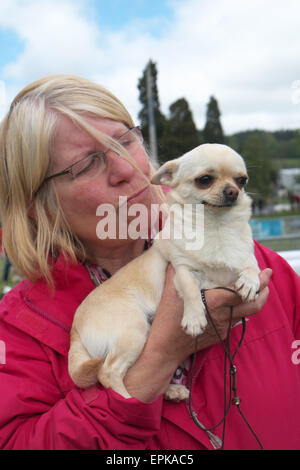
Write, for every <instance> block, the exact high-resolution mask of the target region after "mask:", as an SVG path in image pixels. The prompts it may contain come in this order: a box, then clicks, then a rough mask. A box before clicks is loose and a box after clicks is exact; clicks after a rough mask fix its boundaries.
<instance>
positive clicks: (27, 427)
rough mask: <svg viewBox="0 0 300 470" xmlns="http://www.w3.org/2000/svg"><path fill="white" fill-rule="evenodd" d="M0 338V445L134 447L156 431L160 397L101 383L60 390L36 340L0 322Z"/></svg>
mask: <svg viewBox="0 0 300 470" xmlns="http://www.w3.org/2000/svg"><path fill="white" fill-rule="evenodd" d="M0 340H1V344H2V346H3V345H5V349H6V351H5V353H6V354H5V360H3V359H4V358H3V354H2V360H1V364H0V387H1V402H0V449H7V450H8V449H11V450H22V449H26V450H53V449H59V450H65V449H68V450H69V449H71V450H75V449H90V450H94V449H103V450H108V449H110V450H111V449H113V450H138V449H145V448H146V447H147V441H148V440H149V439H150V438H151V437H152V436H153V435H154V434H156V433H157V432H158V431H159V428H160V421H161V411H162V397H160V398H158V399H157V400H155V401H154V402H153V403H149V404H146V403H142V402H139V401H138V400H136V399H134V398H130V399H124V398H123V397H121V396H120V395H118V394H117V393H115V392H113V391H112V390H105V389H103V388H102V387H101V386H100V385H99V386H95V387H92V388H90V389H88V390H81V389H78V388H74V389H72V390H71V391H70V392H68V393H67V394H66V395H63V394H62V392H61V391H60V389H59V387H58V385H57V384H56V382H55V378H54V375H53V373H52V368H51V364H50V362H49V360H48V358H47V355H46V354H45V352H44V351H43V349H42V347H41V345H40V344H39V343H38V341H36V340H35V339H34V338H32V337H30V336H28V335H26V334H25V333H23V332H22V331H20V330H18V329H16V328H15V327H13V326H11V325H8V324H6V323H4V322H1V321H0ZM2 352H3V348H2Z"/></svg>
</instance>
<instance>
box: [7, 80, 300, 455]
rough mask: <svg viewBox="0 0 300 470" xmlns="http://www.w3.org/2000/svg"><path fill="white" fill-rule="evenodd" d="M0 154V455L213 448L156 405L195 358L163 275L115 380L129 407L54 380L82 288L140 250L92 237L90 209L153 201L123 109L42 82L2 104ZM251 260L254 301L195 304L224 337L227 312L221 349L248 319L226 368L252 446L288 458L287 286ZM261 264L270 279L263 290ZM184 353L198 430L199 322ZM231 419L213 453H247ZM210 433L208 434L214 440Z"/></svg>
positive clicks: (87, 91) (92, 92) (292, 394)
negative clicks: (137, 345) (16, 276)
mask: <svg viewBox="0 0 300 470" xmlns="http://www.w3.org/2000/svg"><path fill="white" fill-rule="evenodd" d="M0 153H1V160H0V210H1V221H2V226H3V245H4V248H5V250H6V253H7V255H8V256H9V258H10V260H11V262H12V264H13V265H14V266H15V267H16V268H17V269H18V270H19V271H20V272H21V273H22V275H23V276H24V277H25V278H26V279H25V280H24V281H22V282H21V283H20V284H18V285H17V286H16V287H15V288H14V289H13V290H12V291H11V292H10V293H9V294H7V295H6V296H5V297H4V299H3V300H2V302H1V304H0V319H1V321H0V339H1V341H2V343H3V344H5V348H6V358H5V359H6V360H5V361H2V362H5V363H3V364H2V365H0V378H1V380H0V382H1V408H0V448H2V449H190V450H192V449H206V448H208V449H211V448H213V445H216V438H215V437H214V436H212V434H211V433H209V432H206V431H203V430H202V429H200V428H199V427H197V426H196V424H195V423H194V421H193V420H192V419H191V417H190V415H189V412H188V410H187V406H186V403H180V404H174V403H170V402H166V401H164V400H163V393H164V391H165V389H166V388H167V386H168V384H169V382H170V381H171V380H172V377H173V375H174V373H175V371H176V372H177V376H178V372H179V370H178V366H179V365H180V364H181V363H182V362H183V361H184V360H185V359H186V358H188V357H189V356H190V355H191V354H192V353H193V351H194V347H195V344H194V340H193V339H192V338H190V337H188V336H187V335H186V334H185V333H184V332H183V331H182V329H181V327H180V318H181V316H182V312H183V305H182V301H181V299H179V297H178V296H177V292H176V290H175V288H174V286H173V281H172V278H173V274H174V272H173V269H172V267H169V268H168V269H167V273H166V281H165V289H164V293H163V296H162V299H161V302H160V305H159V308H158V310H157V313H156V317H155V320H154V322H153V325H152V327H151V329H150V334H149V337H148V340H147V343H146V345H145V348H144V350H143V352H142V354H141V356H140V357H139V358H138V360H137V362H136V363H135V364H134V365H133V366H132V367H131V369H130V370H129V371H128V373H127V375H126V377H125V384H126V387H127V389H128V391H129V393H130V395H131V396H132V397H133V398H130V399H124V398H122V397H121V396H119V395H118V394H117V393H115V392H113V391H112V390H110V389H103V387H102V386H101V385H100V384H98V385H96V386H94V387H91V388H89V389H86V390H82V389H79V388H77V387H76V386H75V385H74V383H73V382H72V380H71V378H70V377H69V375H68V372H67V356H68V349H69V333H70V327H71V324H72V318H73V315H74V313H75V310H76V308H77V307H78V305H79V304H80V303H81V301H82V300H83V299H84V298H85V297H86V295H87V294H88V293H89V292H90V291H91V290H92V289H93V288H94V287H95V285H97V284H98V283H100V282H104V281H105V279H106V278H107V277H108V276H110V275H113V274H114V273H115V272H116V271H117V270H118V269H119V268H120V267H122V266H124V265H125V264H126V263H128V262H129V261H130V260H132V259H134V258H135V257H136V256H139V255H140V254H141V253H142V252H143V250H144V249H145V248H146V247H145V240H143V239H142V238H140V239H137V240H135V239H131V238H128V237H125V238H116V239H102V240H100V239H99V238H98V237H97V223H98V222H99V217H98V216H97V215H96V212H97V207H98V206H99V205H100V204H101V203H110V204H113V205H114V206H115V207H116V210H118V200H119V196H127V198H128V200H131V202H132V203H133V202H139V203H142V204H144V205H146V206H147V207H149V208H150V206H151V204H153V203H158V202H159V201H161V193H160V192H158V191H157V190H156V189H155V187H152V186H151V185H150V184H149V179H150V176H151V174H152V166H151V164H150V161H149V158H148V157H147V154H146V152H145V150H144V148H143V146H142V139H141V136H140V133H139V131H138V130H137V129H136V128H135V127H134V123H133V121H132V119H131V117H130V115H129V114H128V112H127V110H126V109H125V108H124V106H123V105H122V104H121V103H120V102H119V101H118V100H117V99H116V98H115V97H114V96H113V95H112V94H111V93H109V92H108V91H107V90H105V89H103V88H102V87H100V86H98V85H96V84H93V83H91V82H89V81H87V80H84V79H81V78H78V77H70V76H54V77H46V78H44V79H42V80H39V81H38V82H35V83H33V84H31V85H29V86H28V87H26V88H25V89H24V90H23V91H21V92H20V93H19V95H18V96H17V97H16V98H15V100H14V101H13V103H12V105H11V108H10V111H9V113H8V115H7V116H6V117H5V119H4V121H3V122H2V125H1V132H0ZM256 256H257V259H258V262H259V264H260V267H261V269H262V273H261V275H260V280H261V288H260V293H259V296H258V299H257V300H256V301H255V302H252V303H250V304H247V305H241V303H240V301H239V298H238V296H236V295H235V294H233V293H230V292H227V291H223V290H215V289H213V290H211V291H208V292H207V293H206V300H207V304H208V308H209V310H210V312H211V315H212V317H213V319H214V322H215V324H216V326H217V328H218V331H219V334H220V335H221V337H222V338H223V339H224V338H225V336H226V332H227V328H228V325H229V307H228V306H230V305H231V306H234V308H233V322H234V324H237V326H235V327H234V328H233V329H232V333H231V341H232V347H235V346H236V344H237V342H238V340H239V338H240V336H241V331H242V326H241V325H239V324H238V323H239V321H240V320H241V318H242V317H246V318H247V319H248V320H249V321H248V322H247V330H246V336H245V339H244V342H243V345H242V347H241V348H240V351H239V353H238V354H237V356H236V359H235V364H236V365H237V367H238V369H240V370H239V375H238V381H239V389H240V390H241V392H240V393H241V395H242V399H243V402H244V408H243V411H244V413H245V414H246V416H247V418H248V419H249V421H251V425H252V427H253V428H254V429H255V431H256V432H259V434H260V438H261V440H262V443H263V445H264V446H265V448H276V446H277V448H296V447H297V446H298V441H297V439H296V438H295V437H294V433H296V432H297V431H299V410H300V406H299V405H300V393H299V370H298V369H297V367H296V366H295V365H294V364H292V361H291V345H292V341H293V340H294V339H295V338H296V337H297V334H298V335H299V313H300V312H299V307H297V309H298V310H296V305H297V303H296V302H297V296H298V297H299V291H297V287H299V280H298V278H297V276H296V275H295V274H294V273H293V271H292V270H291V269H290V268H289V266H288V265H287V264H286V263H285V262H284V261H283V260H282V259H281V258H280V257H279V256H277V255H275V254H274V253H272V252H270V251H269V250H267V249H265V248H263V247H261V246H259V245H258V244H257V245H256ZM268 267H271V268H273V269H274V268H275V269H274V275H273V277H272V280H271V281H270V282H269V280H270V276H271V270H270V269H265V268H268ZM268 284H269V287H268ZM283 287H284V288H283ZM280 288H281V290H280ZM282 288H283V289H282ZM269 290H270V296H269ZM268 296H269V300H268V302H267V298H268ZM298 300H299V298H298ZM298 305H299V302H298ZM258 312H259V313H258ZM255 313H258V315H256V316H253V314H255ZM197 348H198V354H197V360H196V363H195V367H194V369H193V371H191V369H190V370H189V372H188V371H186V370H183V368H181V369H180V371H181V372H180V374H181V378H184V377H185V376H186V374H188V377H187V379H188V380H190V378H191V375H192V374H191V372H193V393H192V396H193V408H194V410H195V411H196V412H197V414H198V419H199V420H200V421H202V422H203V424H204V425H205V426H206V427H209V426H213V425H214V424H217V422H218V420H220V418H221V417H222V413H223V408H224V404H223V385H222V381H223V360H224V354H223V349H222V346H221V345H220V344H219V339H218V336H217V335H216V334H215V332H214V329H213V327H212V325H210V326H209V327H208V328H207V330H206V331H205V332H204V334H203V335H201V336H200V338H199V341H198V344H197ZM240 418H241V416H240V415H239V414H238V413H237V410H236V409H231V410H230V412H229V414H228V417H227V424H226V426H227V431H226V433H227V434H226V443H225V448H234V449H243V448H257V442H256V440H255V439H254V438H253V435H252V434H251V433H250V432H249V429H248V428H247V427H246V426H245V423H244V421H243V420H242V419H240ZM278 423H280V426H278ZM288 431H289V433H290V434H291V433H292V435H290V436H289V438H288V437H287V433H288ZM214 433H215V435H216V436H218V435H219V437H220V433H221V431H220V430H219V429H216V431H214ZM298 434H299V433H298ZM278 446H280V447H278Z"/></svg>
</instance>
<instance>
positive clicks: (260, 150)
mask: <svg viewBox="0 0 300 470" xmlns="http://www.w3.org/2000/svg"><path fill="white" fill-rule="evenodd" d="M268 145H269V149H271V151H270V153H268ZM239 153H240V154H241V155H242V156H243V157H244V159H245V161H246V165H247V168H248V174H249V183H248V186H247V191H248V192H249V193H250V194H251V196H252V197H253V199H256V200H258V199H264V198H266V197H267V196H268V195H269V194H270V193H271V191H272V183H274V179H275V178H276V175H275V173H274V171H273V169H272V163H271V156H270V155H271V153H272V142H271V141H270V140H269V141H268V140H267V139H265V138H264V136H263V135H261V134H259V133H257V134H252V135H249V136H248V137H247V138H246V139H245V140H244V142H243V144H242V146H241V148H240V149H239Z"/></svg>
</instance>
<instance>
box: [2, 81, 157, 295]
mask: <svg viewBox="0 0 300 470" xmlns="http://www.w3.org/2000/svg"><path fill="white" fill-rule="evenodd" d="M87 113H90V114H92V115H95V116H98V117H101V118H108V119H112V120H114V121H118V122H122V123H123V124H125V125H126V126H127V127H129V128H131V127H134V122H133V120H132V118H131V116H130V114H129V113H128V111H127V110H126V108H125V107H124V105H123V104H122V103H121V102H120V101H119V100H118V99H117V98H116V97H115V96H114V95H113V94H112V93H110V92H109V91H108V90H106V89H105V88H103V87H101V86H100V85H98V84H96V83H93V82H90V81H89V80H86V79H83V78H80V77H75V76H69V75H55V76H49V77H45V78H42V79H40V80H38V81H36V82H34V83H32V84H30V85H28V86H27V87H26V88H24V89H23V90H22V91H21V92H20V93H19V94H18V95H17V96H16V97H15V99H14V100H13V102H12V104H11V107H10V111H9V112H8V114H7V115H6V117H5V118H4V120H3V121H2V123H1V126H0V220H1V224H2V243H3V248H4V250H5V252H6V253H7V255H8V257H9V259H10V261H11V262H12V264H13V265H14V266H15V267H16V269H17V270H18V271H19V272H20V273H21V275H23V276H25V277H27V278H29V279H31V280H32V281H35V280H37V279H39V278H40V277H43V278H45V280H46V282H47V283H48V284H49V285H51V286H52V287H53V279H52V275H51V263H50V264H49V262H50V260H49V256H50V257H51V256H52V258H54V259H55V256H56V254H57V253H62V254H64V255H65V257H66V258H68V257H70V259H71V260H72V261H73V262H76V261H83V260H84V259H85V257H86V253H85V249H84V246H83V245H82V243H81V242H80V240H79V239H78V237H77V236H76V235H75V234H73V233H72V232H71V230H70V227H69V226H68V223H67V221H66V219H65V217H64V214H63V211H62V209H61V206H60V203H59V199H58V196H57V193H56V191H55V185H54V184H53V183H52V182H50V181H49V183H50V184H49V183H47V184H43V182H44V179H45V177H46V175H47V173H48V172H49V168H50V167H51V160H50V155H51V141H52V138H53V135H54V132H55V128H56V124H57V122H58V119H59V116H60V115H65V116H67V117H69V118H70V119H71V120H72V121H73V122H75V123H77V124H79V125H80V126H81V127H82V128H83V129H85V130H86V131H87V132H88V133H89V134H90V135H92V136H93V137H94V138H95V139H97V140H98V141H100V142H102V143H103V144H104V145H107V146H109V147H110V148H112V149H113V150H116V151H117V152H118V153H119V154H122V155H123V156H124V157H125V158H127V159H129V160H130V161H131V163H132V164H133V165H134V167H135V168H136V169H137V170H138V171H140V170H139V168H138V167H137V166H136V164H135V163H134V161H133V159H132V157H131V156H130V155H129V154H128V152H126V150H125V149H124V148H123V147H122V146H121V145H120V144H119V143H118V142H117V141H116V140H114V139H112V138H110V137H109V136H107V135H106V134H103V133H101V132H100V131H98V130H96V129H95V128H94V127H92V126H90V125H89V124H88V123H87V121H86V120H85V119H84V116H83V115H84V114H87ZM153 172H154V169H153V167H152V173H153ZM49 186H50V188H49ZM159 195H160V197H161V193H159ZM161 199H162V198H161ZM32 214H34V215H32Z"/></svg>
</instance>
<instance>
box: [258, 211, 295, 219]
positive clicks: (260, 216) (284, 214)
mask: <svg viewBox="0 0 300 470" xmlns="http://www.w3.org/2000/svg"><path fill="white" fill-rule="evenodd" d="M288 216H293V217H297V216H299V217H300V210H299V211H298V210H297V211H296V210H295V211H282V212H274V213H272V214H255V215H254V216H253V217H252V220H261V219H278V218H279V217H288Z"/></svg>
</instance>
